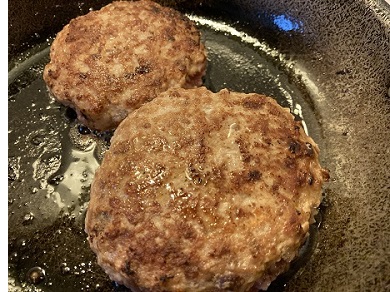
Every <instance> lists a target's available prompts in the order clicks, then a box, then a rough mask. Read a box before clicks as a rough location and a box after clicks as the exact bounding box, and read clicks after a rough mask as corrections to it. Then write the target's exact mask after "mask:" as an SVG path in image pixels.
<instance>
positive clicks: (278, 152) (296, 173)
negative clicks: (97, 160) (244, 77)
mask: <svg viewBox="0 0 390 292" xmlns="http://www.w3.org/2000/svg"><path fill="white" fill-rule="evenodd" d="M318 155H319V149H318V146H317V145H316V143H315V142H314V141H313V140H312V139H311V138H310V137H308V136H307V135H306V134H305V132H304V130H303V128H302V125H301V123H300V122H296V121H294V118H293V116H292V115H291V114H290V112H289V110H288V109H285V108H282V107H280V106H279V105H278V104H277V103H276V102H275V101H274V100H273V99H271V98H269V97H266V96H263V95H259V94H244V93H234V92H229V91H228V90H222V91H220V92H218V93H212V92H210V91H208V90H207V89H206V88H204V87H201V88H197V89H190V90H185V89H171V90H169V91H167V92H165V93H163V94H161V95H160V96H159V97H157V98H156V99H154V100H153V101H151V102H150V103H148V104H146V105H144V106H143V107H141V108H140V109H138V110H136V111H134V112H133V113H132V114H130V115H129V116H128V117H127V118H126V119H125V120H124V121H123V122H122V123H121V124H120V125H119V127H118V128H117V130H116V132H115V134H114V136H113V138H112V144H111V147H110V149H109V151H108V152H107V153H106V155H105V157H104V160H103V162H102V164H101V166H100V168H99V169H98V171H97V172H96V176H95V179H94V181H93V184H92V187H91V200H90V203H89V208H88V211H87V217H86V222H85V227H86V232H87V233H88V239H89V242H90V245H91V248H92V249H93V251H94V252H95V253H96V254H97V259H98V263H99V264H100V265H101V266H102V267H103V269H104V270H105V271H106V272H107V273H108V274H109V276H110V277H111V279H112V280H115V281H117V282H119V283H122V284H124V285H126V286H128V287H130V288H132V289H134V291H138V290H141V291H247V290H249V289H251V288H253V287H254V285H256V287H260V288H266V287H267V286H268V285H269V283H270V281H272V280H273V279H274V278H275V277H276V276H277V275H278V274H280V273H281V272H283V271H285V270H286V269H287V268H288V266H289V263H290V262H291V260H292V259H294V258H295V257H296V255H297V252H298V249H299V247H300V246H301V245H302V243H303V242H304V240H305V238H306V237H307V235H308V230H309V224H310V222H311V220H312V215H313V212H314V211H313V210H314V209H315V208H316V207H317V206H318V205H319V204H320V200H321V186H322V184H323V182H324V180H326V179H327V178H328V173H327V171H326V170H324V169H323V168H322V167H321V166H320V164H319V160H318Z"/></svg>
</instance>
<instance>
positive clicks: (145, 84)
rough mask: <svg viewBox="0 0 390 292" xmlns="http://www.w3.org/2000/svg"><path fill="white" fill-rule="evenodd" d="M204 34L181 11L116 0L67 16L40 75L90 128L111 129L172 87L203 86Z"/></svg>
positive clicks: (51, 90)
mask: <svg viewBox="0 0 390 292" xmlns="http://www.w3.org/2000/svg"><path fill="white" fill-rule="evenodd" d="M205 68H206V52H205V48H204V45H203V43H202V42H201V39H200V32H199V31H198V30H197V28H196V27H195V25H194V23H193V22H192V21H191V20H189V19H188V18H187V17H186V16H185V15H183V14H181V13H180V12H178V11H176V10H174V9H172V8H168V7H163V6H161V5H159V4H157V3H155V2H152V1H148V0H141V1H135V2H132V1H119V2H113V3H111V4H108V5H107V6H105V7H103V8H102V9H100V10H98V11H91V12H89V13H88V14H86V15H83V16H79V17H77V18H75V19H73V20H71V21H70V23H69V24H67V25H66V26H65V27H64V28H63V30H62V31H60V32H59V33H58V34H57V36H56V38H55V39H54V41H53V43H52V45H51V48H50V63H48V64H47V65H46V67H45V69H44V73H43V78H44V80H45V82H46V84H47V86H48V89H49V91H50V93H51V94H52V95H53V96H54V97H55V98H56V99H57V100H58V101H59V102H61V103H63V104H64V105H67V106H70V107H72V108H74V109H75V110H76V112H77V116H78V119H79V120H80V121H81V122H82V123H83V124H85V125H86V126H88V127H89V128H91V129H96V130H100V131H102V130H109V129H114V128H116V127H117V125H118V124H119V123H120V122H121V121H122V120H123V119H124V118H125V117H126V116H127V114H128V113H129V112H132V111H133V110H134V109H136V108H138V107H140V106H142V105H143V104H145V103H146V102H149V101H150V100H152V99H153V98H155V97H156V96H157V95H158V94H159V93H161V92H163V91H165V90H167V89H168V88H170V87H183V88H193V87H197V86H200V85H201V84H202V77H203V75H204V73H205Z"/></svg>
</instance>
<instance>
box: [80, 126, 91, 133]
mask: <svg viewBox="0 0 390 292" xmlns="http://www.w3.org/2000/svg"><path fill="white" fill-rule="evenodd" d="M78 130H79V133H80V134H81V135H88V134H91V130H90V129H89V128H87V127H86V126H83V125H79V127H78Z"/></svg>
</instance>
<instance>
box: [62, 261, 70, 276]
mask: <svg viewBox="0 0 390 292" xmlns="http://www.w3.org/2000/svg"><path fill="white" fill-rule="evenodd" d="M60 270H61V274H63V275H67V274H69V273H70V268H69V267H68V265H67V264H66V263H62V264H61V265H60Z"/></svg>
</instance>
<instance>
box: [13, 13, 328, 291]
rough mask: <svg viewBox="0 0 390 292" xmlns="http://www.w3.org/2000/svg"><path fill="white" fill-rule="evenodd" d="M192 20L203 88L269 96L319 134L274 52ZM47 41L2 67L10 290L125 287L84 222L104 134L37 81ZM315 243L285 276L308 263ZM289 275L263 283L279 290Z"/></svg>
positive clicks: (104, 147) (225, 29)
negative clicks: (203, 61)
mask: <svg viewBox="0 0 390 292" xmlns="http://www.w3.org/2000/svg"><path fill="white" fill-rule="evenodd" d="M190 17H191V18H192V19H193V20H194V21H196V23H197V24H198V27H199V29H200V30H201V32H202V36H203V40H204V42H205V46H206V49H207V51H208V67H207V74H206V76H205V80H204V82H205V86H206V87H208V88H209V89H210V90H212V91H218V90H220V89H222V88H229V89H230V90H234V91H240V92H247V93H249V92H258V93H262V94H266V95H268V96H272V97H274V98H275V99H276V100H277V101H278V102H279V104H280V105H282V106H284V107H289V108H290V109H291V112H293V113H294V114H295V115H296V116H297V118H298V119H301V120H302V121H303V122H304V124H305V126H306V130H307V131H309V133H310V135H311V136H313V138H314V139H315V140H316V139H317V138H318V137H319V136H320V134H319V126H318V124H317V122H316V119H315V115H314V113H313V112H312V110H311V108H310V105H309V104H308V103H307V102H306V101H305V98H304V95H303V94H302V91H301V90H300V89H299V88H298V87H297V86H295V85H294V84H292V83H291V82H290V81H289V80H290V79H289V76H288V75H287V74H286V73H285V72H283V70H281V69H279V65H282V67H283V66H285V64H277V63H275V56H276V55H277V54H278V52H277V51H274V50H271V49H269V48H268V47H267V45H266V44H265V43H260V42H258V41H256V40H255V39H253V38H250V37H249V36H247V35H246V34H243V33H240V32H238V31H236V30H235V29H234V28H233V27H231V26H228V25H225V24H223V23H219V22H213V21H210V20H207V19H203V18H199V17H195V16H190ZM49 45H50V40H48V42H47V43H45V44H41V45H37V46H35V47H34V48H32V49H31V50H30V51H28V52H25V53H24V54H22V55H21V56H20V58H19V59H18V60H16V61H15V62H14V66H13V68H11V70H10V71H9V95H8V96H9V102H8V106H9V109H8V110H9V133H8V138H9V152H8V155H9V158H8V162H9V165H8V188H9V200H8V209H9V289H10V290H12V289H13V288H15V289H16V288H18V289H16V290H18V291H20V289H19V288H21V290H22V291H85V290H88V291H107V290H111V291H113V290H115V291H126V289H125V288H124V287H121V286H118V285H116V284H115V283H112V282H110V281H109V279H108V277H107V276H106V275H105V273H104V272H103V271H102V270H101V269H100V267H99V266H98V265H97V263H96V258H95V255H94V254H93V253H92V251H91V250H90V248H89V245H88V243H87V240H86V234H85V232H84V226H83V224H84V216H85V211H86V209H87V206H88V201H89V188H90V184H91V182H92V179H93V176H94V172H95V170H96V168H97V167H98V166H99V164H100V162H101V160H102V157H103V156H104V153H105V151H106V150H107V149H108V148H109V139H110V135H111V134H112V133H97V132H93V131H91V130H89V129H88V128H86V127H84V126H83V125H80V124H79V123H78V121H77V120H76V115H75V113H74V112H73V111H72V110H70V109H68V108H66V107H64V106H62V105H60V104H58V103H57V102H56V101H55V100H54V99H53V98H52V97H50V96H49V94H48V92H47V89H46V85H45V83H44V81H43V79H42V72H43V68H44V66H45V64H46V63H48V62H49ZM312 233H315V227H314V226H313V227H312ZM313 240H314V239H313V236H312V237H310V240H309V241H308V242H307V243H306V245H305V247H304V249H303V251H302V256H301V257H300V258H299V259H298V260H297V261H296V263H295V264H293V269H292V270H291V271H290V272H289V273H290V274H292V273H294V271H295V270H296V269H298V268H299V266H300V265H302V264H303V262H304V261H305V260H306V258H307V257H308V255H309V254H310V250H311V248H310V246H311V245H312V244H313ZM287 278H288V275H287V276H282V277H281V278H280V280H279V281H276V282H275V283H274V284H273V285H272V286H271V288H270V290H272V289H276V290H279V289H280V288H281V287H283V284H284V282H285V281H286V279H287ZM279 291H280V290H279Z"/></svg>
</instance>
